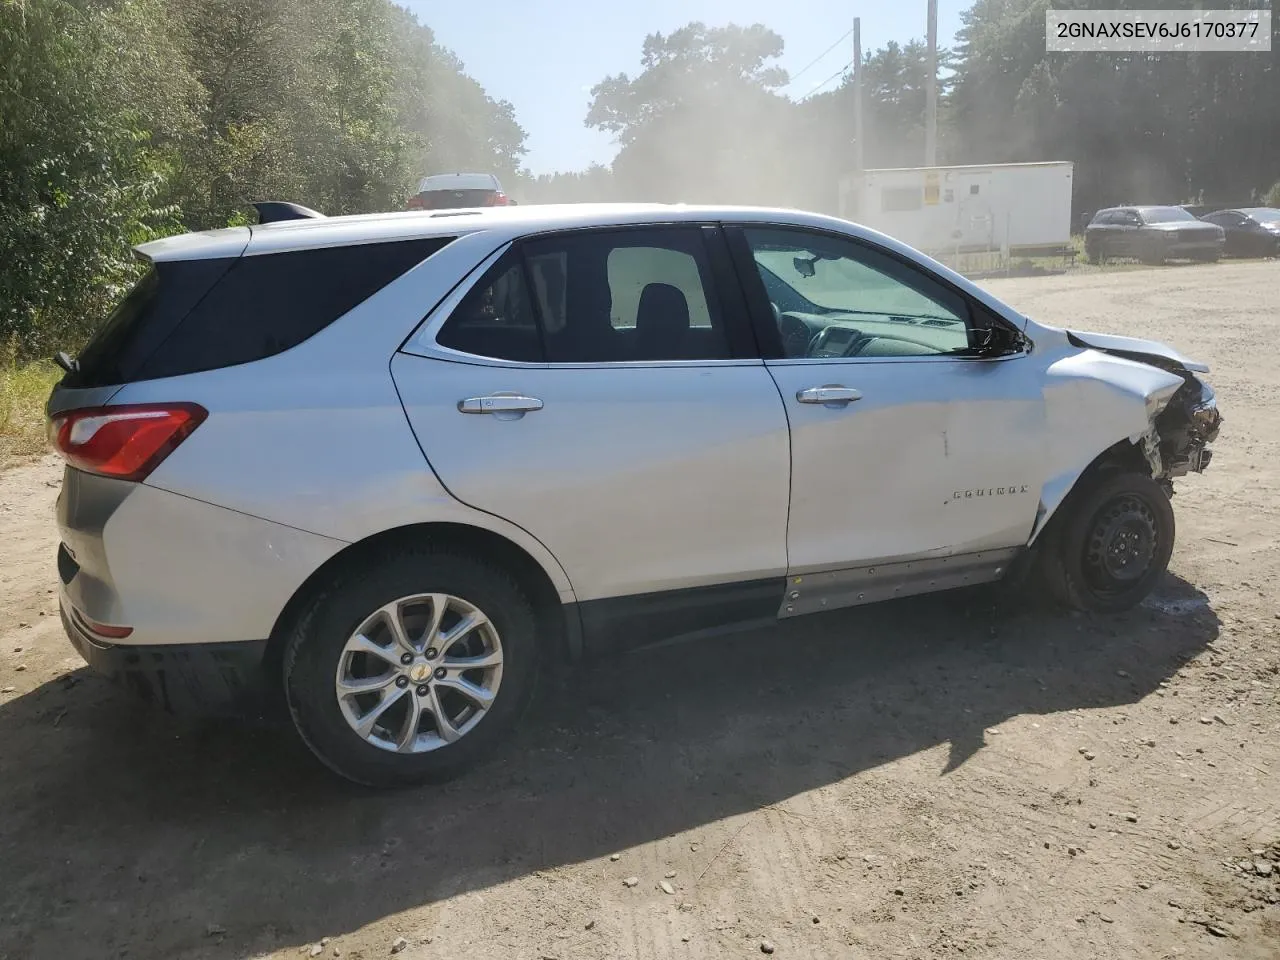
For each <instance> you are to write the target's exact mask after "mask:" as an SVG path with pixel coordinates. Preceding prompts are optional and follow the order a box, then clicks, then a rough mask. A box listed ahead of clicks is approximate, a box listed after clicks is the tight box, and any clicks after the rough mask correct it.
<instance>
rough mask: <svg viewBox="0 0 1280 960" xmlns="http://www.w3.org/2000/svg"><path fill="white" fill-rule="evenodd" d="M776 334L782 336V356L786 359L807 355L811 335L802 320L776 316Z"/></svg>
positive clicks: (788, 315) (785, 315)
mask: <svg viewBox="0 0 1280 960" xmlns="http://www.w3.org/2000/svg"><path fill="white" fill-rule="evenodd" d="M778 333H780V334H781V335H782V355H783V356H784V357H787V358H795V357H806V356H808V355H809V341H810V340H811V339H813V334H812V333H811V332H810V330H809V327H808V325H807V324H805V322H804V321H803V320H800V319H799V318H797V317H793V316H791V315H790V314H787V313H783V314H779V316H778Z"/></svg>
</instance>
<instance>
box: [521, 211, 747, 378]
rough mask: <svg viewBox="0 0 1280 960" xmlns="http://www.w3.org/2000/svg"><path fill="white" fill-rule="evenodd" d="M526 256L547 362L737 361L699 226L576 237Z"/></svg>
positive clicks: (539, 243)
mask: <svg viewBox="0 0 1280 960" xmlns="http://www.w3.org/2000/svg"><path fill="white" fill-rule="evenodd" d="M524 249H525V254H526V257H527V262H528V265H529V274H530V277H531V280H532V283H533V286H534V289H535V291H536V293H537V298H538V303H539V307H540V312H541V316H542V321H543V324H544V330H543V332H544V337H545V349H546V353H547V360H548V361H549V362H551V363H624V362H629V361H641V362H643V361H650V362H652V361H663V360H727V359H730V358H732V357H733V353H732V351H731V349H730V344H729V337H728V334H727V331H726V327H725V318H724V316H723V315H722V312H721V310H720V305H719V303H718V301H717V298H716V296H715V292H716V291H715V284H714V281H713V279H712V273H711V267H710V260H709V257H708V252H707V248H706V244H705V241H704V239H703V235H702V231H701V229H700V228H698V227H635V228H630V229H626V230H591V231H580V232H571V233H564V234H557V235H553V236H548V237H542V238H539V239H536V240H532V241H529V242H528V243H526V244H525V247H524Z"/></svg>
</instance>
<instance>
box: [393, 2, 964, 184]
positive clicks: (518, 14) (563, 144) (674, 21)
mask: <svg viewBox="0 0 1280 960" xmlns="http://www.w3.org/2000/svg"><path fill="white" fill-rule="evenodd" d="M400 2H401V3H402V4H404V5H405V6H407V7H408V8H409V9H410V10H412V11H413V12H414V13H416V14H417V15H418V20H419V21H420V22H421V23H424V24H426V25H427V26H429V27H431V29H432V30H434V31H435V34H436V40H437V42H438V43H440V44H442V45H443V46H446V47H448V48H449V49H451V50H452V51H453V52H454V53H456V54H457V55H458V56H459V57H460V58H461V59H462V62H463V63H464V64H465V65H466V70H467V73H469V74H470V75H471V76H473V77H475V79H476V80H478V81H480V83H481V85H483V86H484V88H485V89H486V90H487V91H488V93H489V95H490V96H491V97H493V98H494V99H496V100H509V101H510V102H511V103H512V104H513V105H514V106H515V112H516V119H517V120H518V121H519V122H520V125H521V126H522V127H524V129H525V131H526V132H527V133H528V139H527V140H526V141H525V143H526V146H527V147H528V150H529V152H528V153H527V154H526V155H525V164H526V166H527V167H528V168H529V169H530V170H531V171H532V172H533V173H535V174H540V173H553V172H555V171H558V170H582V169H585V168H586V167H587V166H589V165H590V164H591V163H592V162H599V163H605V164H607V163H609V162H610V161H611V160H612V159H613V156H614V154H615V153H616V152H617V149H616V147H615V145H614V143H613V141H612V137H611V135H610V134H607V133H602V132H600V131H598V130H591V129H589V128H587V127H586V126H584V125H583V119H584V118H585V117H586V115H587V106H588V104H589V103H590V101H591V94H590V91H591V87H592V86H594V85H595V84H596V83H598V82H599V81H601V80H603V79H604V78H605V77H607V76H611V75H613V74H617V73H626V74H628V75H630V76H633V77H634V76H635V75H636V74H637V73H638V72H639V70H640V53H641V47H642V45H643V43H644V38H645V37H646V36H647V35H648V34H650V33H658V32H660V33H670V32H671V31H673V30H676V29H678V28H680V27H682V26H684V25H685V24H687V23H689V22H691V21H694V20H701V21H703V22H704V23H706V24H708V25H710V26H723V25H724V24H727V23H737V24H741V25H747V24H752V23H762V24H764V25H765V26H767V27H769V28H770V29H772V30H773V31H775V32H776V33H778V34H779V35H780V36H781V37H782V38H783V40H784V41H785V44H786V45H785V48H784V51H783V55H782V57H781V59H780V60H779V61H778V65H779V66H781V67H783V68H785V69H786V70H787V71H788V72H790V74H791V75H792V84H791V86H790V87H788V88H787V90H786V93H787V94H788V95H789V96H791V97H792V98H793V99H800V98H801V97H803V96H805V95H807V94H809V93H811V92H816V91H815V88H817V87H819V85H821V84H823V83H824V81H825V82H826V83H825V86H821V89H823V90H826V89H830V88H831V87H833V86H836V85H837V84H838V83H839V71H840V70H841V68H842V67H844V66H845V65H847V64H848V63H849V62H850V61H852V59H853V39H852V37H847V38H845V39H844V40H842V41H840V43H839V44H838V45H837V46H836V48H835V49H833V50H831V51H830V52H828V53H826V55H825V56H820V55H822V54H823V51H825V50H827V48H828V47H830V46H831V45H832V44H833V43H834V42H835V41H836V39H837V38H838V37H840V36H841V34H843V33H845V32H846V31H847V30H849V29H850V28H851V27H852V26H853V18H854V17H855V16H858V17H860V18H861V19H862V28H861V32H862V50H863V54H864V56H865V55H866V54H867V53H868V52H870V51H872V50H875V49H878V48H879V47H882V46H884V45H885V44H886V43H887V42H888V41H890V40H896V41H898V42H899V43H904V42H906V41H908V40H911V39H913V38H918V39H921V40H923V39H924V36H925V29H926V24H925V20H926V16H927V13H926V4H925V0H916V2H914V3H904V2H898V0H867V2H864V3H862V4H852V3H837V2H833V0H786V2H779V0H640V2H638V3H637V2H625V0H487V2H484V3H459V2H457V0H449V2H440V0H400ZM967 6H968V2H961V0H938V45H939V46H940V47H946V46H951V45H952V44H953V42H954V38H955V34H956V31H957V30H959V28H960V12H961V10H963V9H965V8H967ZM815 60H817V62H816V63H814V61H815ZM810 64H812V66H810ZM806 68H807V69H806ZM833 74H835V76H833Z"/></svg>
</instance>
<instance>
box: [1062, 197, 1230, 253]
mask: <svg viewBox="0 0 1280 960" xmlns="http://www.w3.org/2000/svg"><path fill="white" fill-rule="evenodd" d="M1223 243H1224V237H1223V230H1222V228H1221V227H1219V226H1217V225H1216V224H1212V223H1206V222H1204V221H1203V220H1197V219H1196V218H1195V217H1194V216H1192V215H1191V214H1190V213H1188V212H1187V211H1186V210H1183V209H1182V208H1181V207H1108V208H1106V209H1105V210H1099V211H1098V212H1097V213H1095V214H1094V215H1093V220H1091V221H1090V222H1089V226H1088V227H1086V228H1085V231H1084V251H1085V255H1086V256H1088V258H1089V259H1090V260H1092V261H1093V262H1095V263H1097V262H1100V261H1102V260H1106V259H1109V258H1112V257H1133V258H1135V259H1138V260H1141V261H1142V262H1143V263H1153V264H1155V263H1164V262H1165V261H1166V260H1178V259H1183V260H1217V259H1218V258H1219V257H1221V256H1222V247H1223Z"/></svg>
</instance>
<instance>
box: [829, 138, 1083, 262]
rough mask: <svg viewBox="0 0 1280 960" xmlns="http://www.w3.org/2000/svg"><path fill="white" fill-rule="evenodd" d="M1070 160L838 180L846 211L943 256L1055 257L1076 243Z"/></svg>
mask: <svg viewBox="0 0 1280 960" xmlns="http://www.w3.org/2000/svg"><path fill="white" fill-rule="evenodd" d="M1071 175H1072V164H1071V163H1069V162H1053V163H998V164H990V165H987V166H980V165H978V166H962V167H899V168H893V169H885V170H864V171H862V172H861V173H860V174H859V173H853V174H850V175H848V176H846V177H843V178H842V179H841V181H840V216H841V217H843V218H844V219H846V220H853V221H855V222H857V223H861V224H864V225H865V226H868V227H871V228H872V229H875V230H879V231H880V232H881V233H887V234H888V235H889V236H891V237H893V238H895V239H897V240H901V241H902V242H903V243H907V244H910V245H911V246H913V247H915V248H916V249H918V250H923V251H924V252H925V253H928V254H930V255H932V256H935V257H938V258H940V259H941V258H950V257H951V256H954V255H961V254H970V253H999V254H1001V255H1002V256H1003V257H1004V258H1006V259H1007V258H1009V257H1016V256H1024V257H1026V256H1037V255H1039V256H1051V255H1057V254H1061V253H1064V252H1065V251H1066V250H1067V248H1068V247H1069V245H1070V242H1071Z"/></svg>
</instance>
